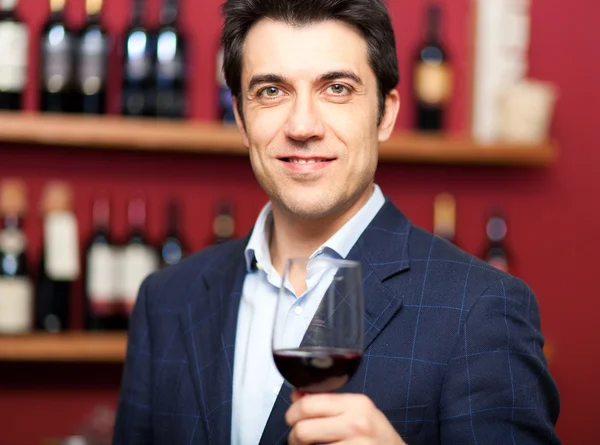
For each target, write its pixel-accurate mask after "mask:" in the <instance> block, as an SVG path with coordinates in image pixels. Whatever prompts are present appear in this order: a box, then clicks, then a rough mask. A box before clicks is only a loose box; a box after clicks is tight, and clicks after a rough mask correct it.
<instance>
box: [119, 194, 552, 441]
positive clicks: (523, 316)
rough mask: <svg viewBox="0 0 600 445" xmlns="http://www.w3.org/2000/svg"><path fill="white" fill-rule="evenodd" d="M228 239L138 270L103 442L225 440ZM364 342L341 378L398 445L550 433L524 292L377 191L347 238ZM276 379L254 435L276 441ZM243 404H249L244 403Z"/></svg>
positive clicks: (236, 284) (236, 255) (231, 334)
mask: <svg viewBox="0 0 600 445" xmlns="http://www.w3.org/2000/svg"><path fill="white" fill-rule="evenodd" d="M247 241H248V239H247V238H246V239H241V240H236V241H232V242H228V243H225V244H223V245H220V246H217V247H212V248H209V249H207V250H204V251H202V252H199V253H197V254H195V255H193V256H191V257H189V258H188V259H186V260H184V261H183V262H181V263H180V264H178V265H176V266H173V267H170V268H167V269H165V270H162V271H160V272H158V273H155V274H153V275H151V276H150V277H149V278H148V279H146V280H145V282H144V283H143V285H142V287H141V289H140V293H139V297H138V300H137V303H136V306H135V309H134V312H133V315H132V319H131V325H130V332H129V342H128V347H127V359H126V363H125V369H124V374H123V381H122V387H121V394H120V398H119V405H118V410H117V419H116V425H115V434H114V442H113V444H114V445H138V444H139V445H142V444H143V445H149V444H153V445H176V444H182V445H183V444H186V445H187V444H213V445H221V444H229V443H230V436H231V408H232V406H231V401H232V376H233V358H234V347H235V333H236V325H237V314H238V307H239V302H240V296H241V292H242V286H243V282H244V277H245V275H246V265H245V260H244V248H245V246H246V243H247ZM348 258H349V259H353V260H357V261H360V262H361V264H362V271H363V276H364V280H363V282H364V290H365V347H366V351H365V354H364V357H363V359H362V362H361V365H360V368H359V369H358V371H357V372H356V374H355V375H354V377H353V378H352V379H351V380H350V381H349V382H348V383H347V384H346V386H345V387H344V388H343V389H342V391H344V392H355V393H364V394H366V395H367V396H369V397H370V398H371V399H372V400H373V402H374V403H375V405H376V406H377V407H378V408H379V409H380V410H381V411H382V412H383V413H384V414H385V415H386V417H387V418H388V419H389V421H390V422H391V423H392V425H393V426H394V427H395V428H396V430H397V431H398V433H399V434H400V435H401V436H402V438H403V439H404V441H405V442H407V444H409V445H434V444H444V445H447V444H457V445H467V444H485V445H494V444H501V445H506V444H518V445H525V444H558V443H559V440H558V438H557V436H556V434H555V432H554V425H555V423H556V420H557V417H558V412H559V398H558V392H557V388H556V386H555V383H554V381H553V379H552V377H551V375H550V373H549V371H548V366H547V363H546V360H545V358H544V354H543V352H542V347H543V344H544V340H543V337H542V333H541V330H540V316H539V311H538V305H537V302H536V298H535V296H534V295H533V293H532V292H531V290H530V289H529V288H528V287H527V285H526V284H525V283H523V281H521V280H519V279H517V278H514V277H512V276H510V275H507V274H505V273H502V272H500V271H498V270H496V269H494V268H492V267H491V266H489V265H487V264H486V263H484V262H482V261H480V260H478V259H477V258H475V257H473V256H471V255H469V254H467V253H465V252H463V251H461V250H459V249H458V248H456V247H455V246H453V245H452V244H450V243H448V242H446V241H445V240H443V239H441V238H439V237H437V236H434V235H432V234H430V233H428V232H426V231H424V230H421V229H419V228H418V227H415V226H413V225H412V224H411V223H410V221H409V220H408V219H407V218H406V217H405V216H404V215H403V214H402V213H401V212H400V211H399V210H398V209H397V208H396V207H395V206H394V204H392V203H391V202H390V201H389V200H386V203H385V205H384V206H383V208H382V209H381V210H380V211H379V213H378V214H377V216H376V217H375V218H374V220H373V221H372V222H371V224H370V225H369V226H368V227H367V229H366V230H365V232H364V233H363V234H362V235H361V237H360V238H359V240H358V241H357V243H356V244H355V245H354V246H353V248H352V250H351V252H350V254H349V255H348ZM289 405H290V391H289V389H288V388H287V386H286V385H284V386H283V387H282V390H281V392H280V393H279V396H278V398H277V400H276V402H275V405H274V407H273V410H272V412H271V415H270V417H269V420H268V422H267V425H266V427H265V430H264V432H263V436H262V439H261V441H260V445H272V444H285V443H286V442H287V434H288V432H289V428H288V426H287V425H286V423H285V420H284V414H285V411H286V410H287V408H288V407H289ZM248 409H252V408H251V407H248Z"/></svg>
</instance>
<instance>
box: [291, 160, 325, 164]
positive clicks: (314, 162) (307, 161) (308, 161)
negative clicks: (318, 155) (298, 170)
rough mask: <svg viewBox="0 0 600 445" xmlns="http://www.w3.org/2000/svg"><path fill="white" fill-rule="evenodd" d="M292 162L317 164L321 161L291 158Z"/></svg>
mask: <svg viewBox="0 0 600 445" xmlns="http://www.w3.org/2000/svg"><path fill="white" fill-rule="evenodd" d="M291 162H292V163H293V164H316V163H317V162H321V161H317V160H316V159H308V160H307V159H291Z"/></svg>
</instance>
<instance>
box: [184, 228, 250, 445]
mask: <svg viewBox="0 0 600 445" xmlns="http://www.w3.org/2000/svg"><path fill="white" fill-rule="evenodd" d="M247 241H248V239H247V238H245V239H241V240H238V241H236V242H234V243H232V246H231V248H230V249H227V250H226V251H221V252H220V253H221V254H222V256H221V257H220V258H217V259H216V260H215V261H213V262H212V263H211V265H209V266H208V270H206V269H205V270H203V271H202V273H201V275H202V278H201V279H200V280H198V283H197V285H196V286H192V288H191V290H190V292H191V293H192V295H190V304H189V305H188V306H187V307H186V308H185V310H184V311H182V313H181V316H180V321H181V324H182V328H183V334H184V335H183V337H184V344H185V348H186V352H187V355H188V362H189V365H190V371H191V374H192V381H193V383H194V391H195V393H196V398H197V400H198V406H199V409H200V421H201V422H203V423H204V425H203V426H204V430H205V432H206V441H199V442H198V443H218V444H228V443H230V439H231V408H232V407H231V401H232V385H233V357H234V346H235V335H236V327H237V315H238V309H239V304H240V297H241V294H242V287H243V284H244V277H245V275H246V264H245V261H244V254H243V252H244V248H245V246H246V244H247ZM198 427H199V428H200V425H198Z"/></svg>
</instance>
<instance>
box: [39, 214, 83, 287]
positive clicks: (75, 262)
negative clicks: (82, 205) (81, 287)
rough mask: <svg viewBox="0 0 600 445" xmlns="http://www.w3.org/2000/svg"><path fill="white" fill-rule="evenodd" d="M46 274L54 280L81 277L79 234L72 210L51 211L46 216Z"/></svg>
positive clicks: (72, 279) (69, 279)
mask: <svg viewBox="0 0 600 445" xmlns="http://www.w3.org/2000/svg"><path fill="white" fill-rule="evenodd" d="M44 252H45V255H46V256H45V261H46V274H47V275H48V277H49V278H50V279H52V280H57V281H75V280H76V279H77V277H79V235H78V230H77V220H76V219H75V215H74V214H73V213H71V212H51V213H48V214H47V215H46V217H45V218H44Z"/></svg>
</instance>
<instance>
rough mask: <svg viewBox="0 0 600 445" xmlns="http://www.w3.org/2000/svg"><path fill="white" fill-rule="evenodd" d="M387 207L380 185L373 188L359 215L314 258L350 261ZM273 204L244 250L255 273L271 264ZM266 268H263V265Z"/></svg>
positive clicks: (257, 221)
mask: <svg viewBox="0 0 600 445" xmlns="http://www.w3.org/2000/svg"><path fill="white" fill-rule="evenodd" d="M384 204H385V197H384V196H383V193H382V192H381V189H380V188H379V186H378V185H377V184H374V185H373V194H372V195H371V197H370V198H369V200H368V201H367V202H366V204H365V205H363V206H362V207H361V208H360V210H359V211H358V212H356V214H354V215H353V216H352V218H350V219H349V220H348V221H347V222H346V224H344V225H343V226H342V227H341V228H340V229H339V230H338V231H337V232H336V233H335V234H334V235H333V236H332V237H331V238H329V239H328V240H327V241H325V243H323V245H322V246H321V247H319V248H318V249H317V250H316V251H315V252H314V253H313V254H312V255H311V258H314V257H316V256H319V255H322V254H324V255H328V254H329V255H333V256H336V257H338V258H346V256H347V255H348V253H349V252H350V249H352V247H353V246H354V244H355V243H356V241H358V238H360V236H361V235H362V233H363V232H364V231H365V229H366V228H367V226H368V225H369V224H370V223H371V221H372V220H373V218H375V215H377V213H378V212H379V210H380V209H381V208H382V207H383V205H384ZM271 208H272V206H271V203H270V202H268V203H267V204H266V205H265V206H264V207H263V209H262V210H261V212H260V214H259V215H258V218H257V219H256V222H255V224H254V230H253V231H252V235H251V236H250V240H249V241H248V244H247V245H246V249H245V251H244V255H245V259H246V270H247V271H248V272H252V271H254V270H256V269H257V268H263V267H265V266H266V265H269V267H272V266H270V265H271V254H270V252H269V238H270V234H271V228H272V226H273V217H272V213H271ZM261 265H263V266H261Z"/></svg>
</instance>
